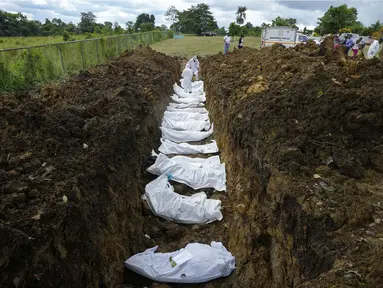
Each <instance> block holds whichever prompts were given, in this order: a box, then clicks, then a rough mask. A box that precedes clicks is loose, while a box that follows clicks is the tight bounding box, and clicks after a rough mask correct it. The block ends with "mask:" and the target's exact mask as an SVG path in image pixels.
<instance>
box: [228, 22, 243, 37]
mask: <svg viewBox="0 0 383 288" xmlns="http://www.w3.org/2000/svg"><path fill="white" fill-rule="evenodd" d="M240 33H241V26H239V25H238V24H236V23H235V22H232V23H230V26H229V34H230V36H233V37H234V36H237V35H239V34H240Z"/></svg>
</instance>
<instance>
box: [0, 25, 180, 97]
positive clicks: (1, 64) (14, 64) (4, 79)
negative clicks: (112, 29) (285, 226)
mask: <svg viewBox="0 0 383 288" xmlns="http://www.w3.org/2000/svg"><path fill="white" fill-rule="evenodd" d="M172 37H173V35H172V32H171V31H166V32H161V31H151V32H146V33H137V34H125V35H118V36H111V37H106V38H94V39H87V40H78V41H70V42H62V43H55V44H47V45H38V46H30V47H20V48H9V49H3V50H0V91H14V90H19V89H28V88H30V87H33V86H35V85H36V84H38V83H48V82H50V81H52V80H56V79H58V78H60V77H62V76H63V75H67V74H75V73H78V72H79V71H80V70H85V69H88V68H90V67H92V66H94V65H96V64H100V63H103V62H105V61H106V60H108V59H113V58H116V57H118V56H119V55H121V54H122V53H124V52H125V51H127V50H133V49H135V48H137V47H139V46H149V45H151V44H153V43H155V42H159V41H162V40H165V39H168V38H172Z"/></svg>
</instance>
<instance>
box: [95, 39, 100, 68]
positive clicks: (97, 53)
mask: <svg viewBox="0 0 383 288" xmlns="http://www.w3.org/2000/svg"><path fill="white" fill-rule="evenodd" d="M96 55H97V63H98V64H100V53H99V52H98V40H96Z"/></svg>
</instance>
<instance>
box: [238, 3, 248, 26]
mask: <svg viewBox="0 0 383 288" xmlns="http://www.w3.org/2000/svg"><path fill="white" fill-rule="evenodd" d="M246 11H247V8H246V6H239V7H238V9H237V13H235V14H236V15H237V24H239V25H242V24H243V23H244V22H245V20H246Z"/></svg>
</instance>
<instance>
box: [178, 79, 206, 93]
mask: <svg viewBox="0 0 383 288" xmlns="http://www.w3.org/2000/svg"><path fill="white" fill-rule="evenodd" d="M180 82H181V87H182V88H184V85H183V79H181V81H180ZM192 89H193V90H196V91H203V81H194V82H192Z"/></svg>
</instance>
